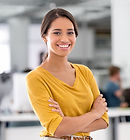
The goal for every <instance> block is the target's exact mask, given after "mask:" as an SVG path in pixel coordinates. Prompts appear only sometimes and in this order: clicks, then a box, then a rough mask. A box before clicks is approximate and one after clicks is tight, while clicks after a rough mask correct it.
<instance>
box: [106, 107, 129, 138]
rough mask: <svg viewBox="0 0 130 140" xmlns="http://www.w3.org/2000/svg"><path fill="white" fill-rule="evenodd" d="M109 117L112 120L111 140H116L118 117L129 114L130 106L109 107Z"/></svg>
mask: <svg viewBox="0 0 130 140" xmlns="http://www.w3.org/2000/svg"><path fill="white" fill-rule="evenodd" d="M108 115H109V118H110V119H111V120H112V125H113V126H112V136H111V137H112V140H118V124H119V117H124V116H130V108H109V111H108Z"/></svg>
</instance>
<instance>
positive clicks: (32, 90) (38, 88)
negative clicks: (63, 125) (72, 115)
mask: <svg viewBox="0 0 130 140" xmlns="http://www.w3.org/2000/svg"><path fill="white" fill-rule="evenodd" d="M26 84H27V91H28V95H29V99H30V102H31V105H32V107H33V110H34V112H35V114H36V115H37V116H38V118H39V120H40V122H41V125H42V126H43V127H44V128H45V129H44V130H43V132H42V134H41V136H45V135H50V136H53V135H54V133H55V131H56V128H57V127H58V126H59V124H60V122H61V121H62V119H63V118H62V117H61V116H60V115H59V114H58V113H57V112H53V111H52V107H50V106H49V102H48V100H49V98H50V97H51V95H50V94H49V93H48V91H47V89H46V87H45V86H44V83H43V81H42V79H40V78H38V77H36V76H33V75H31V74H30V75H27V77H26Z"/></svg>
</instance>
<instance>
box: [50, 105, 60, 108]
mask: <svg viewBox="0 0 130 140" xmlns="http://www.w3.org/2000/svg"><path fill="white" fill-rule="evenodd" d="M49 106H50V107H54V108H60V107H59V105H55V104H49Z"/></svg>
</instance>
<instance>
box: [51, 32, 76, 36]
mask: <svg viewBox="0 0 130 140" xmlns="http://www.w3.org/2000/svg"><path fill="white" fill-rule="evenodd" d="M53 34H56V35H61V34H62V33H61V32H53ZM67 34H68V35H73V34H74V32H67Z"/></svg>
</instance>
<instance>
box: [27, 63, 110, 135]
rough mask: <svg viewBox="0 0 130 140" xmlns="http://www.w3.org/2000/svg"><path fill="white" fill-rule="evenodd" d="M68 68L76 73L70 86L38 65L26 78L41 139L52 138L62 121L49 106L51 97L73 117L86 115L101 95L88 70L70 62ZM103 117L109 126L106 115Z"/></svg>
mask: <svg viewBox="0 0 130 140" xmlns="http://www.w3.org/2000/svg"><path fill="white" fill-rule="evenodd" d="M71 65H72V66H73V67H74V68H75V70H76V79H75V82H74V84H73V86H69V85H68V84H66V83H64V82H63V81H61V80H59V79H58V78H56V77H55V76H53V75H52V74H51V73H50V72H48V71H47V70H45V69H44V68H42V67H41V66H39V67H37V68H36V69H35V70H33V71H31V72H30V73H29V74H28V75H27V77H26V79H27V89H28V94H29V99H30V102H31V104H32V107H33V109H34V112H35V113H36V115H37V116H38V118H39V120H40V122H41V125H42V126H43V128H44V129H43V130H42V131H41V136H45V135H49V136H53V135H54V132H55V130H56V128H57V127H58V125H59V124H60V122H61V121H62V119H63V118H62V117H61V116H60V115H59V114H58V113H57V112H53V111H52V107H50V106H49V104H50V103H49V102H48V100H49V98H50V97H51V98H53V99H54V100H55V101H56V102H58V103H59V105H60V107H61V109H62V111H63V113H64V116H70V117H74V116H80V115H82V114H85V113H87V112H89V111H90V110H91V107H92V104H93V102H94V100H95V99H96V98H97V97H98V96H99V94H100V92H99V89H98V87H97V84H96V81H95V79H94V76H93V74H92V72H91V71H90V69H89V68H88V67H86V66H84V65H81V64H72V63H71ZM102 118H103V119H104V120H105V121H106V122H107V123H109V119H108V115H107V113H105V114H104V115H103V116H102ZM74 135H77V136H89V133H80V132H79V133H76V134H74Z"/></svg>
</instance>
